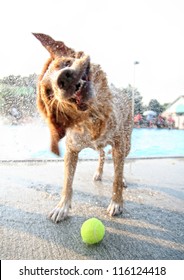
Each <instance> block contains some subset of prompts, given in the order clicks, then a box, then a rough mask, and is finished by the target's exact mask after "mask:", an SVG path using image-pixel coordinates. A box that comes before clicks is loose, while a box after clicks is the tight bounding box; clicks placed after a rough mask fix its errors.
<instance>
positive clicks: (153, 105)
mask: <svg viewBox="0 0 184 280" xmlns="http://www.w3.org/2000/svg"><path fill="white" fill-rule="evenodd" d="M148 110H151V111H154V112H156V113H157V115H159V114H160V113H162V112H163V106H162V105H161V104H160V103H159V102H158V101H157V99H151V100H150V102H149V104H148Z"/></svg>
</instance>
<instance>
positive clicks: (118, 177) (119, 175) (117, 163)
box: [107, 145, 124, 216]
mask: <svg viewBox="0 0 184 280" xmlns="http://www.w3.org/2000/svg"><path fill="white" fill-rule="evenodd" d="M112 157H113V162H114V182H113V193H112V199H111V203H110V205H109V207H108V208H107V212H108V213H109V214H110V216H114V215H118V214H120V213H122V211H123V197H122V193H123V184H124V183H123V168H124V149H123V147H121V145H116V146H115V147H113V148H112Z"/></svg>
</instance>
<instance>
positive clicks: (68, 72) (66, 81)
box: [57, 69, 75, 90]
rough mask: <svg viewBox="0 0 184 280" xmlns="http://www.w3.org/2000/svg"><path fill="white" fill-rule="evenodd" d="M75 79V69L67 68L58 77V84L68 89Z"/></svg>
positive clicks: (61, 87)
mask: <svg viewBox="0 0 184 280" xmlns="http://www.w3.org/2000/svg"><path fill="white" fill-rule="evenodd" d="M74 80H75V71H74V70H72V69H65V70H63V71H62V72H61V74H60V75H59V77H58V79H57V84H58V86H59V88H60V89H64V90H67V89H68V88H69V87H70V86H71V84H73V82H74Z"/></svg>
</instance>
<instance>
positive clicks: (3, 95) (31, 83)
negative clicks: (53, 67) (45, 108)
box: [0, 74, 37, 122]
mask: <svg viewBox="0 0 184 280" xmlns="http://www.w3.org/2000/svg"><path fill="white" fill-rule="evenodd" d="M36 80H37V76H36V75H35V74H33V75H29V76H28V77H21V76H14V75H10V76H8V77H4V78H3V79H1V80H0V115H1V116H4V117H6V118H8V119H9V120H11V121H13V122H14V121H22V120H24V119H26V118H28V117H33V116H34V115H35V114H36V111H37V110H36Z"/></svg>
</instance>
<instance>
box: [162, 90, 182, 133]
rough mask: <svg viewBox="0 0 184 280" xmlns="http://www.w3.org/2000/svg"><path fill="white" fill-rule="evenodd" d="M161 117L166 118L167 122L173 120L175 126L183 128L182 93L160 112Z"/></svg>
mask: <svg viewBox="0 0 184 280" xmlns="http://www.w3.org/2000/svg"><path fill="white" fill-rule="evenodd" d="M162 117H164V118H166V120H167V122H168V123H169V121H170V122H172V120H174V125H175V128H178V129H184V95H181V96H179V97H178V98H177V99H176V100H175V101H173V102H172V103H171V104H170V105H169V106H168V107H167V109H166V110H165V111H164V112H163V113H162Z"/></svg>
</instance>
